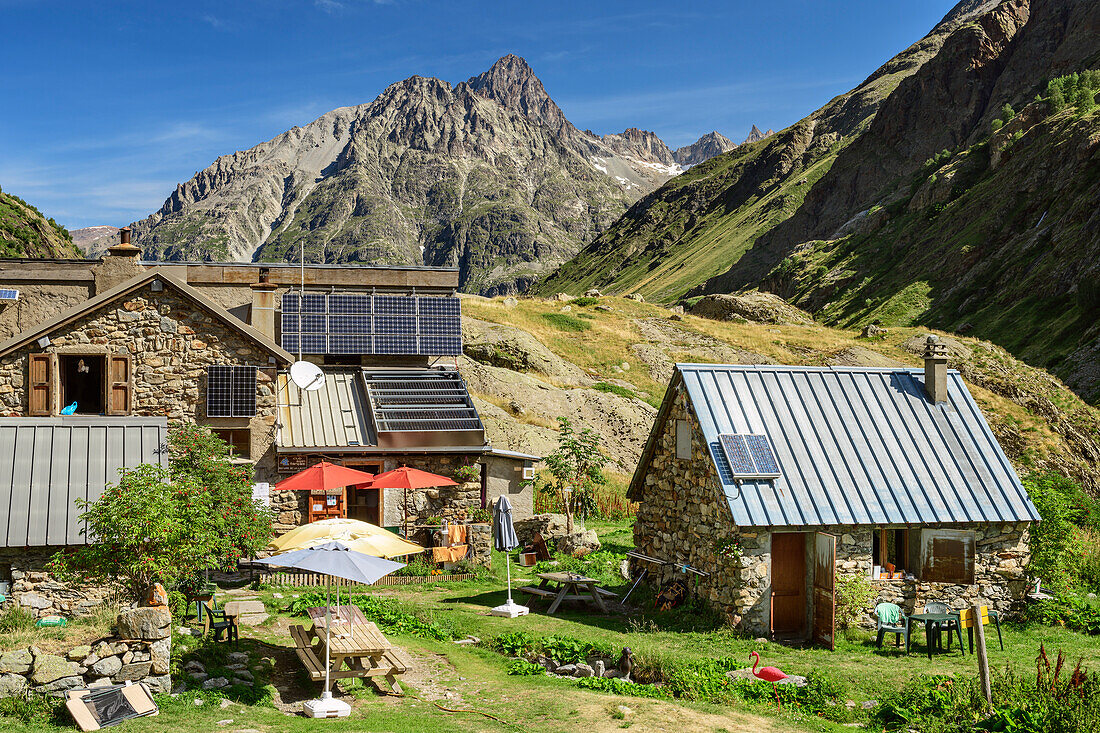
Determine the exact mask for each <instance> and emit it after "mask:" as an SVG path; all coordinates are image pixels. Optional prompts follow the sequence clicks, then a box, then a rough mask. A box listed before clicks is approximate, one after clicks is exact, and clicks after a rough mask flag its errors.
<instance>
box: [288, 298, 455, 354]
mask: <svg viewBox="0 0 1100 733" xmlns="http://www.w3.org/2000/svg"><path fill="white" fill-rule="evenodd" d="M282 306H283V314H282V331H283V335H282V346H283V348H284V349H286V350H288V351H291V352H294V351H298V349H299V347H300V348H301V350H302V352H304V353H307V354H393V355H410V354H412V355H422V356H458V355H459V354H461V353H462V311H461V306H460V304H459V301H458V298H456V297H453V296H439V295H368V294H365V293H330V294H326V293H305V294H304V295H303V296H302V297H301V314H300V315H299V295H298V293H287V294H285V295H283V303H282Z"/></svg>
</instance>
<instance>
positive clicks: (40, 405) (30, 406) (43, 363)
mask: <svg viewBox="0 0 1100 733" xmlns="http://www.w3.org/2000/svg"><path fill="white" fill-rule="evenodd" d="M55 364H56V361H55V359H54V356H53V354H29V355H28V356H27V371H28V372H29V374H28V375H27V376H28V378H27V386H28V389H27V414H29V415H49V414H51V412H52V410H53V381H54V380H53V375H54V372H55V371H56V370H55V369H54V365H55Z"/></svg>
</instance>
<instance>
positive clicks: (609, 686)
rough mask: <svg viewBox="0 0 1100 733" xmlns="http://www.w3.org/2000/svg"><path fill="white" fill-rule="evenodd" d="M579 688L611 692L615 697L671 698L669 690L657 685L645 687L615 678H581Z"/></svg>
mask: <svg viewBox="0 0 1100 733" xmlns="http://www.w3.org/2000/svg"><path fill="white" fill-rule="evenodd" d="M577 686H578V687H583V688H584V689H586V690H598V691H599V692H610V693H612V694H614V695H624V696H626V697H652V698H661V697H669V696H670V694H669V692H668V690H667V689H666V688H664V687H658V686H657V685H643V684H640V683H638V682H631V681H630V680H621V679H616V678H614V677H581V678H580V679H578V680H577Z"/></svg>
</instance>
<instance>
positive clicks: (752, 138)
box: [741, 125, 775, 145]
mask: <svg viewBox="0 0 1100 733" xmlns="http://www.w3.org/2000/svg"><path fill="white" fill-rule="evenodd" d="M774 134H775V132H774V131H773V130H771V129H770V128H769V129H768V131H767V132H761V131H760V128H759V127H757V126H756V125H753V126H752V129H751V130H749V136H748V137H746V138H745V142H743V143H741V144H742V145H747V144H749V143H755V142H760V141H761V140H763V139H764V138H766V137H768V136H769V135H774Z"/></svg>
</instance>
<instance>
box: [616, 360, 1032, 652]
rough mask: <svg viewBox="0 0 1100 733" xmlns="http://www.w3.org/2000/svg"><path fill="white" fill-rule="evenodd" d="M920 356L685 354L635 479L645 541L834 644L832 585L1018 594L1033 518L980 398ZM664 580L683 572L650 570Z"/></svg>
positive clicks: (902, 593) (734, 616) (792, 626)
mask: <svg viewBox="0 0 1100 733" xmlns="http://www.w3.org/2000/svg"><path fill="white" fill-rule="evenodd" d="M925 363H926V367H925V370H924V371H923V373H922V372H921V370H910V369H861V368H841V367H820V368H818V367H791V366H764V365H757V366H723V365H712V364H705V365H704V364H679V365H677V367H676V371H675V372H674V374H673V377H672V381H671V383H670V385H669V388H668V391H667V392H666V394H665V400H664V403H663V404H662V406H661V409H660V411H659V413H658V417H657V420H656V422H655V424H654V426H653V429H652V432H651V433H650V436H649V440H648V442H647V443H646V446H645V449H644V452H643V455H642V458H641V461H640V463H639V465H638V468H637V471H636V472H635V474H634V477H633V480H632V483H631V485H630V489H629V493H628V496H629V497H630V498H631V499H632V500H634V501H637V502H639V504H640V507H639V512H638V518H637V521H636V523H635V525H634V539H635V543H636V545H637V548H638V550H639V551H640V552H641V553H643V554H645V555H647V556H650V557H654V558H658V559H661V560H665V561H667V562H670V563H686V564H689V565H691V566H693V567H695V568H697V569H699V570H702V571H704V572H706V573H709V576H708V577H705V578H703V579H702V580H701V582H700V593H701V594H703V595H704V596H705V597H706V598H707V599H708V600H709V601H710V602H711V603H712V604H714V605H715V606H716V607H718V608H719V609H721V610H722V611H723V612H724V613H725V614H726V615H727V618H728V620H729V622H730V623H731V624H733V625H735V626H737V627H740V628H743V629H745V630H746V631H747V632H748V633H751V634H754V635H757V636H767V637H769V638H794V639H813V640H814V641H817V642H819V643H824V644H826V645H828V646H832V644H833V632H834V612H835V580H836V578H837V577H839V576H843V575H859V576H862V577H864V578H866V579H867V580H868V581H869V582H870V584H871V586H872V588H873V590H874V592H875V594H876V596H877V600H876V601H874V602H873V603H872V604H871V607H868V608H867V609H866V611H867V614H866V616H865V617H864V619H865V622H866V623H867V624H870V623H872V616H871V610H872V607H873V606H874V605H875V604H877V603H878V602H880V601H891V602H896V603H898V604H899V605H901V606H902V607H903V609H904V610H906V611H907V612H913V611H914V609H916V608H921V607H923V606H924V604H926V603H928V602H931V601H938V602H944V603H946V604H948V605H949V606H951V607H954V608H962V607H965V606H969V605H970V604H972V603H973V602H974V601H976V600H978V599H981V601H982V602H983V603H987V604H989V605H990V606H991V607H993V608H996V609H997V610H999V611H1000V612H1002V613H1006V612H1011V611H1013V610H1014V609H1015V608H1016V607H1017V606H1018V604H1019V603H1020V602H1021V601H1022V599H1023V597H1024V595H1025V592H1026V584H1027V580H1026V578H1025V575H1024V568H1025V566H1026V564H1027V561H1028V558H1029V550H1028V528H1029V525H1030V523H1031V522H1033V521H1037V520H1038V519H1039V515H1038V513H1037V512H1036V510H1035V507H1034V506H1033V505H1032V503H1031V501H1030V500H1029V499H1028V497H1027V494H1026V492H1025V490H1024V488H1023V486H1022V485H1021V483H1020V480H1019V478H1018V477H1017V475H1016V473H1015V471H1014V470H1013V468H1012V466H1011V464H1010V463H1009V461H1008V459H1007V457H1006V456H1005V454H1004V451H1003V450H1002V449H1001V447H1000V445H998V443H997V441H996V439H995V438H994V436H993V434H992V432H991V431H990V429H989V426H988V425H987V424H986V421H985V419H984V418H983V417H982V414H981V411H980V410H979V408H978V405H977V404H976V402H975V401H974V398H973V397H972V396H971V394H970V393H969V391H968V390H967V388H966V385H965V384H964V382H963V380H962V378H961V376H960V375H959V374H958V372H956V371H953V370H951V371H949V370H947V368H946V358H944V357H943V355H942V354H940V353H939V350H938V348H937V346H936V345H935V344H934V343H932V344H930V348H929V353H927V354H926V358H925ZM647 568H648V570H649V571H650V572H651V573H653V574H654V575H651V576H650V577H655V578H656V579H657V580H658V581H661V582H664V581H667V580H668V579H669V578H670V577H671V576H672V575H673V567H670V566H663V567H662V566H657V567H654V566H653V564H649V565H648V566H647Z"/></svg>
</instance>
